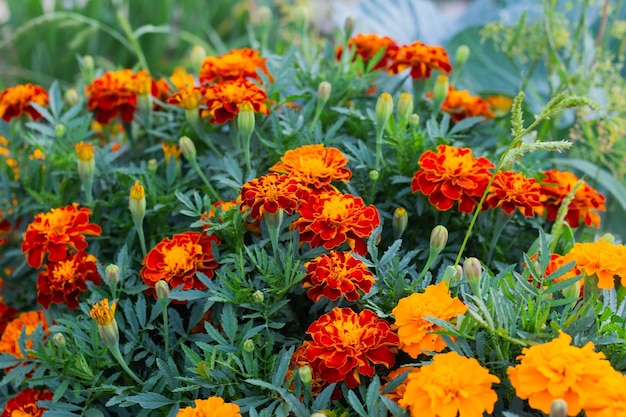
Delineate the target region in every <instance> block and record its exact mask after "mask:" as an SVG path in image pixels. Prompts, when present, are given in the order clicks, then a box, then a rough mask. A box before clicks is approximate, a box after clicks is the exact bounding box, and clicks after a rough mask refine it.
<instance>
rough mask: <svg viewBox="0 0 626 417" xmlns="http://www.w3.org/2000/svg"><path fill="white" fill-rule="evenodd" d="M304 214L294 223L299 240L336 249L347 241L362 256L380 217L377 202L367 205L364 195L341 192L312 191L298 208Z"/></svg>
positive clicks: (313, 245) (314, 245)
mask: <svg viewBox="0 0 626 417" xmlns="http://www.w3.org/2000/svg"><path fill="white" fill-rule="evenodd" d="M297 211H298V213H299V214H300V216H301V217H299V218H298V219H296V220H295V221H294V222H293V223H292V224H291V228H292V229H297V230H298V232H299V233H300V243H301V244H302V243H305V242H306V243H308V244H309V245H310V246H311V247H312V248H315V247H318V246H324V248H326V249H334V248H336V247H338V246H339V245H341V244H342V243H344V242H347V243H348V245H349V246H350V248H351V249H352V250H353V251H354V252H355V253H357V254H359V255H365V254H366V253H367V244H366V243H365V242H364V241H363V240H362V239H367V238H368V237H369V235H370V234H371V233H372V232H373V231H374V229H375V228H376V227H378V225H380V217H379V215H378V210H377V209H376V207H375V206H374V205H369V206H366V205H365V203H364V202H363V199H362V198H361V197H354V196H352V195H350V194H341V193H339V192H327V193H322V194H319V195H315V194H311V195H310V197H309V199H308V200H307V201H304V202H302V203H301V204H300V206H299V207H298V209H297Z"/></svg>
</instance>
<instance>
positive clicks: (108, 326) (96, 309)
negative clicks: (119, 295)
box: [89, 298, 120, 347]
mask: <svg viewBox="0 0 626 417" xmlns="http://www.w3.org/2000/svg"><path fill="white" fill-rule="evenodd" d="M116 308H117V301H113V302H112V303H111V304H110V305H109V299H108V298H105V299H103V300H101V301H100V303H95V304H94V305H93V307H92V308H91V310H90V311H89V315H90V316H91V318H93V319H94V320H95V321H96V323H98V334H99V335H100V339H102V342H103V343H104V344H105V345H107V346H111V347H112V346H117V344H118V343H119V341H120V333H119V329H118V327H117V321H116V320H115V309H116Z"/></svg>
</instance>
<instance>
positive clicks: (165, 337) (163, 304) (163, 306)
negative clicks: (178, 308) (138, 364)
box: [161, 299, 170, 360]
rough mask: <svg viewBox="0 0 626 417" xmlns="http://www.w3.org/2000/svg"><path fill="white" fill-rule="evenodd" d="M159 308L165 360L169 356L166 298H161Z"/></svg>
mask: <svg viewBox="0 0 626 417" xmlns="http://www.w3.org/2000/svg"><path fill="white" fill-rule="evenodd" d="M161 309H162V310H163V343H165V359H166V360H167V359H169V357H170V325H169V316H168V315H167V300H166V299H165V300H161Z"/></svg>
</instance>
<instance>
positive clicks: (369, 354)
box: [304, 307, 398, 388]
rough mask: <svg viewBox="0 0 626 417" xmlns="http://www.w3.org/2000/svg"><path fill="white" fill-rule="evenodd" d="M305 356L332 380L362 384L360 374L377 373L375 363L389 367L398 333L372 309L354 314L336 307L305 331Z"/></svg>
mask: <svg viewBox="0 0 626 417" xmlns="http://www.w3.org/2000/svg"><path fill="white" fill-rule="evenodd" d="M306 333H307V334H309V335H311V338H312V339H313V340H312V341H310V342H308V343H306V348H305V353H304V354H305V356H306V359H307V360H308V361H309V363H310V365H311V368H312V369H313V371H314V373H315V372H318V373H319V375H320V376H321V378H322V379H325V380H326V381H328V382H329V383H333V382H340V381H343V382H345V384H346V385H347V386H348V387H350V388H356V387H357V386H358V385H359V384H360V375H366V376H370V377H371V376H374V366H373V365H377V364H382V365H385V366H386V367H387V368H390V367H392V366H393V364H394V362H395V350H396V346H397V345H398V336H396V334H395V333H393V332H392V331H391V328H390V326H389V323H387V322H386V321H385V320H382V319H380V318H378V316H376V314H375V313H373V312H372V311H370V310H363V311H362V312H360V313H355V312H354V311H352V310H351V309H349V308H338V307H336V308H334V309H333V310H332V311H330V312H329V313H326V314H324V315H323V316H321V317H320V318H319V319H317V320H316V321H314V322H313V323H312V324H311V325H310V326H309V328H308V329H307V331H306Z"/></svg>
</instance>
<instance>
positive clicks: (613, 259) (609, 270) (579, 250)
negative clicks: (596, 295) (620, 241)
mask: <svg viewBox="0 0 626 417" xmlns="http://www.w3.org/2000/svg"><path fill="white" fill-rule="evenodd" d="M625 259H626V246H624V245H615V244H613V243H609V242H607V241H606V240H604V238H602V239H600V240H598V241H596V242H593V243H580V242H577V243H575V244H574V246H573V247H572V249H571V250H570V251H569V252H568V253H567V254H565V255H564V256H563V264H567V263H569V262H571V261H576V269H577V270H578V271H580V272H581V273H582V272H584V273H585V274H586V275H587V276H592V275H596V276H597V277H598V288H601V289H603V290H610V289H611V288H613V287H614V286H615V279H616V278H618V279H620V281H621V284H622V285H626V263H625V262H624V260H625Z"/></svg>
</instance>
